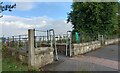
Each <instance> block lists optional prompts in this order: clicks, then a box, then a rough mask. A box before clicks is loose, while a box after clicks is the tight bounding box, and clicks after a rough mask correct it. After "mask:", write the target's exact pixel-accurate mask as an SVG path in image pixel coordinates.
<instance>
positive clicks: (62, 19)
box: [0, 0, 72, 36]
mask: <svg viewBox="0 0 120 73" xmlns="http://www.w3.org/2000/svg"><path fill="white" fill-rule="evenodd" d="M14 3H16V4H17V6H16V7H17V8H16V9H13V11H12V12H7V11H5V12H3V15H4V16H3V18H1V19H0V29H1V28H2V32H1V33H0V36H2V35H5V36H12V35H20V34H26V33H27V30H28V29H32V28H36V29H39V30H48V29H51V28H53V29H54V30H55V32H56V34H64V33H66V31H68V30H72V25H71V24H70V23H66V19H67V13H68V12H70V9H71V4H72V2H14V0H11V2H4V4H14ZM41 35H42V34H41Z"/></svg>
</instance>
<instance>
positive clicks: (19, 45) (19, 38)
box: [19, 35, 21, 47]
mask: <svg viewBox="0 0 120 73" xmlns="http://www.w3.org/2000/svg"><path fill="white" fill-rule="evenodd" d="M20 39H21V36H20V35H19V47H20V42H21V40H20Z"/></svg>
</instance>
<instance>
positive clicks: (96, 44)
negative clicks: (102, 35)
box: [72, 39, 120, 55]
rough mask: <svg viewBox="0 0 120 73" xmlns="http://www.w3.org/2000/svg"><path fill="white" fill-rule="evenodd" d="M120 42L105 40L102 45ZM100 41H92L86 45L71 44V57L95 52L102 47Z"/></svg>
mask: <svg viewBox="0 0 120 73" xmlns="http://www.w3.org/2000/svg"><path fill="white" fill-rule="evenodd" d="M118 41H120V39H111V40H106V41H105V44H104V45H109V44H114V43H117V42H118ZM102 46H103V45H101V42H100V41H92V42H88V43H80V44H73V48H72V54H73V55H81V54H85V53H87V52H90V51H93V50H96V49H98V48H100V47H102Z"/></svg>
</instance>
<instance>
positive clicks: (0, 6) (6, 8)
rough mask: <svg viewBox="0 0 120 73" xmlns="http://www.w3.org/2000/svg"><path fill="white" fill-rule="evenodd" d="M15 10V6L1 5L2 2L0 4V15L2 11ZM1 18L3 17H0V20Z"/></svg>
mask: <svg viewBox="0 0 120 73" xmlns="http://www.w3.org/2000/svg"><path fill="white" fill-rule="evenodd" d="M14 8H16V4H13V5H3V2H0V13H2V12H3V11H12V9H14ZM1 17H3V15H1V16H0V18H1Z"/></svg>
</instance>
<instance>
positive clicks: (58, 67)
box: [43, 44, 118, 71]
mask: <svg viewBox="0 0 120 73" xmlns="http://www.w3.org/2000/svg"><path fill="white" fill-rule="evenodd" d="M43 69H44V70H45V71H118V45H117V44H116V45H109V46H106V47H104V48H101V49H98V50H96V51H93V52H90V53H88V54H85V55H84V56H81V55H79V56H75V57H71V58H70V57H65V56H62V55H60V56H59V61H57V62H54V63H53V64H50V65H47V66H45V67H44V68H43Z"/></svg>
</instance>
